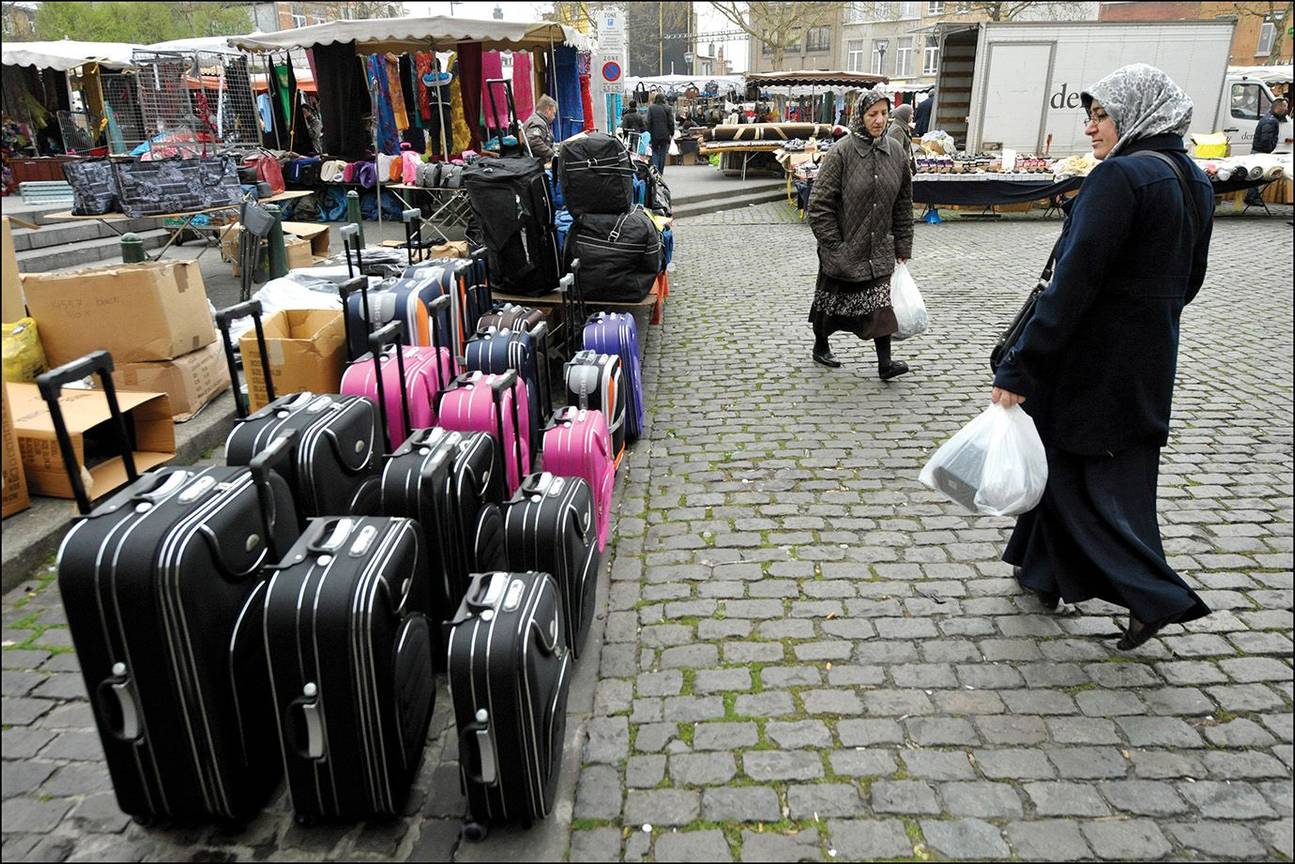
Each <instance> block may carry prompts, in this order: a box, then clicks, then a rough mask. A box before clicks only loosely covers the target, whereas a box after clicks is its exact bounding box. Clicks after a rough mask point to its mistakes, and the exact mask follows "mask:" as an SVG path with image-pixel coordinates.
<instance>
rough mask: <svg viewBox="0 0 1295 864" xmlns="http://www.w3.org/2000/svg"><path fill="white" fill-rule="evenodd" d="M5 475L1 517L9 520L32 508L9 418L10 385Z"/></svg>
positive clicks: (0, 484) (0, 498)
mask: <svg viewBox="0 0 1295 864" xmlns="http://www.w3.org/2000/svg"><path fill="white" fill-rule="evenodd" d="M3 410H4V438H3V444H2V445H0V446H3V447H4V454H3V455H4V475H3V479H0V517H3V518H6V519H7V518H8V517H9V516H12V515H13V514H14V513H17V512H18V511H20V510H26V509H27V508H28V507H29V506H31V500H30V499H29V498H28V497H27V476H26V474H24V473H23V470H22V454H21V452H20V451H19V449H18V435H17V433H16V432H14V428H13V418H12V417H10V416H9V385H8V384H6V385H4V409H3Z"/></svg>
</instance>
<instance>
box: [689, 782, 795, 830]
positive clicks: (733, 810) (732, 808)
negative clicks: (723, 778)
mask: <svg viewBox="0 0 1295 864" xmlns="http://www.w3.org/2000/svg"><path fill="white" fill-rule="evenodd" d="M701 818H702V819H703V820H705V821H707V822H777V821H779V820H780V819H782V805H780V804H779V803H778V793H777V792H775V791H774V790H773V789H771V788H770V787H768V786H715V787H711V788H709V789H705V790H703V791H702V795H701Z"/></svg>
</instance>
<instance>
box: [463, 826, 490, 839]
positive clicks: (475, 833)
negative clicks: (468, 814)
mask: <svg viewBox="0 0 1295 864" xmlns="http://www.w3.org/2000/svg"><path fill="white" fill-rule="evenodd" d="M488 833H489V831H488V830H487V829H486V826H485V825H483V824H482V823H480V822H464V823H463V828H462V829H460V831H459V836H460V837H462V838H463V839H464V840H470V841H472V842H473V843H480V842H481V841H482V840H485V839H486V834H488Z"/></svg>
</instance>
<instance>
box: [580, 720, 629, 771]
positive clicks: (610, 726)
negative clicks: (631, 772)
mask: <svg viewBox="0 0 1295 864" xmlns="http://www.w3.org/2000/svg"><path fill="white" fill-rule="evenodd" d="M629 749H630V731H629V719H628V718H626V717H595V718H593V719H592V720H590V721H589V740H588V741H586V742H585V761H586V762H609V763H616V762H619V761H620V760H622V759H624V758H625V757H626V756H628V755H629Z"/></svg>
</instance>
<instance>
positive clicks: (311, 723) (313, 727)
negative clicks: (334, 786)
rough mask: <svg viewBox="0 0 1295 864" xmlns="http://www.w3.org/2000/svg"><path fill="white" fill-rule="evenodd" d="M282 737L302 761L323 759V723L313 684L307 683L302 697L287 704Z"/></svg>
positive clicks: (317, 691) (316, 690) (317, 694)
mask: <svg viewBox="0 0 1295 864" xmlns="http://www.w3.org/2000/svg"><path fill="white" fill-rule="evenodd" d="M283 737H284V739H285V740H286V741H287V742H288V746H290V747H291V748H292V749H293V751H294V752H295V753H296V754H297V755H298V756H300V757H301V758H302V759H322V758H323V757H324V721H323V718H322V717H321V716H320V711H319V689H318V687H317V686H316V685H315V684H314V682H308V683H307V684H306V686H305V687H304V688H302V695H300V696H298V697H297V698H296V699H293V700H292V701H291V702H289V703H288V710H287V711H285V712H283ZM303 738H304V739H305V740H302V739H303Z"/></svg>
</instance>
